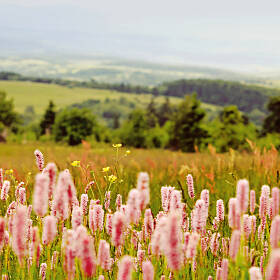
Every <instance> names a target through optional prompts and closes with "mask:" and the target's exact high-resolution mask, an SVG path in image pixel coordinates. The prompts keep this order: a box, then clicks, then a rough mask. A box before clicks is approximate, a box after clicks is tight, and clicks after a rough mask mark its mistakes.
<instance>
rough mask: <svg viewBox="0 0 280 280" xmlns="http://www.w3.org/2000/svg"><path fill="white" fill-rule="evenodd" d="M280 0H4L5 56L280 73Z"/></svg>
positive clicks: (1, 39) (0, 5) (1, 47)
mask: <svg viewBox="0 0 280 280" xmlns="http://www.w3.org/2000/svg"><path fill="white" fill-rule="evenodd" d="M279 10H280V4H279V2H278V1H271V0H270V1H256V0H255V1H251V0H246V1H244V0H243V1H241V0H235V1H225V0H224V1H218V0H214V1H202V0H198V1H179V0H173V1H164V0H161V1H160V0H141V1H133V0H118V1H116V0H114V1H109V0H103V1H77V0H76V1H72V0H70V1H66V0H48V1H40V0H34V1H26V0H25V1H11V0H4V1H3V0H2V1H1V0H0V29H1V32H0V52H1V54H0V55H2V56H3V55H50V54H61V55H62V56H63V55H64V54H66V53H67V54H75V55H105V56H115V57H122V58H128V59H137V60H147V61H152V62H160V63H172V64H192V65H205V66H214V67H223V68H226V69H232V70H238V71H240V72H246V71H250V72H258V71H276V70H277V71H278V70H280V36H279V29H280V17H279Z"/></svg>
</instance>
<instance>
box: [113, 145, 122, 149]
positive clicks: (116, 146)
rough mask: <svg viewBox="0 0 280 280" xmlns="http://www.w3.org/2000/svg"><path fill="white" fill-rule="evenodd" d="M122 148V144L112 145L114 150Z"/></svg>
mask: <svg viewBox="0 0 280 280" xmlns="http://www.w3.org/2000/svg"><path fill="white" fill-rule="evenodd" d="M121 146H122V144H113V147H114V148H120V147H121Z"/></svg>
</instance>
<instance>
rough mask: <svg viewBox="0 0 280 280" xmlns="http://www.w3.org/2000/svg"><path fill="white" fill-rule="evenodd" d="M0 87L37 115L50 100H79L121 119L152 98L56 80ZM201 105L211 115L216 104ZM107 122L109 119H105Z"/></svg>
mask: <svg viewBox="0 0 280 280" xmlns="http://www.w3.org/2000/svg"><path fill="white" fill-rule="evenodd" d="M0 91H5V92H6V93H7V96H8V97H9V98H12V99H13V100H14V104H15V110H16V111H17V112H18V113H20V114H23V113H24V112H25V110H26V109H27V108H28V107H30V106H32V107H33V110H34V112H35V115H36V119H39V118H40V117H41V115H42V114H43V112H44V110H45V109H46V107H47V106H48V103H49V101H50V100H52V101H53V102H54V103H55V105H56V107H57V109H62V108H64V107H67V106H70V105H75V106H77V104H80V105H81V106H83V105H85V103H86V104H87V105H90V108H91V109H92V111H93V112H94V113H95V114H96V115H97V116H98V117H99V119H100V121H103V123H105V122H104V116H105V119H106V113H107V112H118V113H120V117H121V120H123V119H125V118H126V116H127V115H128V114H129V113H130V112H131V111H132V110H133V109H134V108H136V107H137V108H145V107H146V106H147V105H148V103H149V102H150V100H151V98H152V94H133V93H129V94H128V93H122V92H117V91H112V90H104V89H88V88H69V87H66V86H59V85H55V84H45V83H35V82H28V81H25V82H23V81H0ZM169 99H170V102H171V104H178V103H179V102H180V101H181V100H182V99H181V98H179V97H169ZM164 101H165V97H164V96H159V97H156V104H157V105H160V104H162V103H163V102H164ZM202 107H203V108H204V109H205V110H206V111H207V112H208V115H209V117H210V118H213V117H214V116H216V115H217V113H218V111H219V110H220V107H219V106H215V105H211V104H206V103H203V104H202ZM106 122H108V120H106Z"/></svg>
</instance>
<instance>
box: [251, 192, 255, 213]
mask: <svg viewBox="0 0 280 280" xmlns="http://www.w3.org/2000/svg"><path fill="white" fill-rule="evenodd" d="M255 208H256V192H255V191H254V190H251V191H250V213H251V214H253V213H254V212H255Z"/></svg>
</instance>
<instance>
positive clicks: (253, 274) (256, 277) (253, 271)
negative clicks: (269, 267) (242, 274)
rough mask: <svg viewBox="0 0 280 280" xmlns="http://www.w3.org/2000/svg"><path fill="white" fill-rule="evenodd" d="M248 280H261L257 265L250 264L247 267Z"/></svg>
mask: <svg viewBox="0 0 280 280" xmlns="http://www.w3.org/2000/svg"><path fill="white" fill-rule="evenodd" d="M249 275H250V280H262V279H263V278H262V273H261V270H260V268H259V267H256V266H252V267H251V268H250V269H249Z"/></svg>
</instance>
